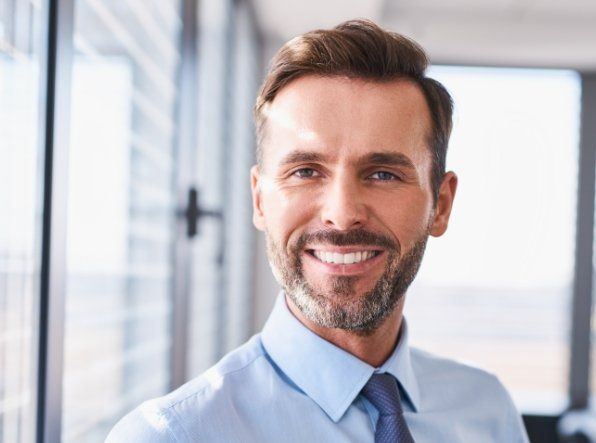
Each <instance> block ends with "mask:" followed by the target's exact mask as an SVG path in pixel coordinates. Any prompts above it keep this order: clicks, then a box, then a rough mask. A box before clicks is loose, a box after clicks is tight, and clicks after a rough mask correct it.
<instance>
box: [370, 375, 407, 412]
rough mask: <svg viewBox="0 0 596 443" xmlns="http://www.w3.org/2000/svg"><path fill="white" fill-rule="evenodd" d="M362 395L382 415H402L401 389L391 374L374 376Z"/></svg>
mask: <svg viewBox="0 0 596 443" xmlns="http://www.w3.org/2000/svg"><path fill="white" fill-rule="evenodd" d="M362 395H364V396H365V397H366V398H367V400H368V401H370V402H371V403H372V404H373V405H374V406H375V408H377V409H378V410H379V414H381V415H392V414H402V409H401V401H400V397H399V387H398V386H397V380H396V379H395V377H393V375H391V374H387V373H384V374H373V375H372V377H371V378H370V380H368V383H366V385H365V386H364V388H362Z"/></svg>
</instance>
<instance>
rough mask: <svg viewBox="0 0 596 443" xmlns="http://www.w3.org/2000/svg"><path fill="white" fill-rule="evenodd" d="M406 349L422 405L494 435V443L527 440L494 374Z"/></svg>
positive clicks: (426, 353)
mask: <svg viewBox="0 0 596 443" xmlns="http://www.w3.org/2000/svg"><path fill="white" fill-rule="evenodd" d="M410 350H411V358H412V367H413V369H414V372H415V374H416V377H417V380H418V386H419V388H420V396H421V399H422V403H423V404H425V405H427V407H428V409H429V410H433V411H434V412H443V413H446V414H448V415H449V416H451V417H457V418H458V420H460V421H462V423H463V422H465V421H469V422H470V426H472V425H473V426H480V427H482V428H483V429H484V430H485V431H488V432H490V435H493V436H498V437H497V439H496V441H510V442H516V443H517V442H520V443H524V442H527V441H528V440H527V436H526V432H525V430H524V426H523V423H522V420H521V415H520V414H519V412H518V411H517V408H516V407H515V404H514V403H513V400H512V398H511V396H510V395H509V393H508V392H507V389H506V388H505V386H504V385H503V384H502V383H501V381H500V380H499V378H498V377H497V376H496V375H495V374H492V373H491V372H488V371H486V370H484V369H481V368H478V367H475V366H473V365H470V364H465V363H462V362H458V361H455V360H451V359H448V358H444V357H440V356H437V355H434V354H431V353H429V352H426V351H422V350H420V349H417V348H410ZM465 426H466V427H467V428H470V426H468V425H467V424H466V425H465ZM473 426H472V427H473Z"/></svg>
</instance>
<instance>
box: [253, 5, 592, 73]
mask: <svg viewBox="0 0 596 443" xmlns="http://www.w3.org/2000/svg"><path fill="white" fill-rule="evenodd" d="M252 3H253V5H254V7H255V10H256V15H257V20H258V22H259V25H260V27H261V28H262V32H263V35H264V36H265V39H266V43H267V46H268V51H269V52H272V51H273V50H275V49H277V48H278V47H279V45H280V44H282V43H283V42H284V41H286V40H288V39H290V38H291V37H293V36H295V35H297V34H300V33H303V32H305V31H308V30H311V29H315V28H327V27H331V26H334V25H335V24H337V23H340V22H341V21H344V20H347V19H351V18H358V17H361V18H370V19H372V20H374V21H376V22H377V23H379V24H381V25H382V26H384V27H386V28H389V29H391V30H393V31H397V32H400V33H402V34H405V35H408V36H410V37H412V38H413V39H414V40H416V41H418V42H419V43H420V44H421V45H422V46H423V47H424V48H425V49H426V50H427V52H428V54H429V55H430V58H431V60H432V61H433V62H434V63H438V64H464V65H495V66H530V67H562V68H572V69H578V70H582V71H586V72H596V1H594V0H565V1H561V0H492V1H487V0H287V1H279V0H252Z"/></svg>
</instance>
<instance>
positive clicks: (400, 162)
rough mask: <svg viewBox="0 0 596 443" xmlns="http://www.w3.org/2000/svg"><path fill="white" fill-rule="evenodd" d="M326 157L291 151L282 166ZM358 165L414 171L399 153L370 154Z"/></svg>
mask: <svg viewBox="0 0 596 443" xmlns="http://www.w3.org/2000/svg"><path fill="white" fill-rule="evenodd" d="M326 160H327V157H326V156H324V155H321V154H319V153H316V152H310V151H292V152H290V153H288V154H287V155H286V156H285V157H283V158H282V160H281V162H280V164H281V165H282V166H285V165H290V164H294V163H303V162H325V161H326ZM356 163H358V164H365V165H366V164H368V165H391V166H401V167H404V168H407V169H416V167H415V166H414V163H412V160H410V158H409V157H408V156H407V155H405V154H402V153H401V152H372V153H370V154H367V155H365V156H363V157H360V158H359V159H358V160H357V162H356Z"/></svg>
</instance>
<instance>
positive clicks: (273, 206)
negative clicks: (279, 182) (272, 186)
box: [262, 190, 314, 244]
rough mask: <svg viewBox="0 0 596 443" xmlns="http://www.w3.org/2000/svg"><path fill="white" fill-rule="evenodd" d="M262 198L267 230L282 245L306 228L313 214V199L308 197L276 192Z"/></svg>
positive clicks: (266, 194)
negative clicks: (302, 228)
mask: <svg viewBox="0 0 596 443" xmlns="http://www.w3.org/2000/svg"><path fill="white" fill-rule="evenodd" d="M262 197H263V215H264V216H265V224H266V228H267V230H268V231H269V233H270V234H271V235H272V236H273V237H274V238H275V239H276V241H278V242H281V243H282V244H286V243H287V241H288V238H290V237H291V236H292V235H294V234H295V233H296V231H298V230H300V228H301V227H303V226H305V225H306V224H307V223H308V220H310V218H311V215H312V213H313V207H314V203H313V199H312V198H308V195H304V194H297V193H289V192H283V191H280V190H275V191H271V192H266V193H263V196H262ZM300 232H301V231H300Z"/></svg>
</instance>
